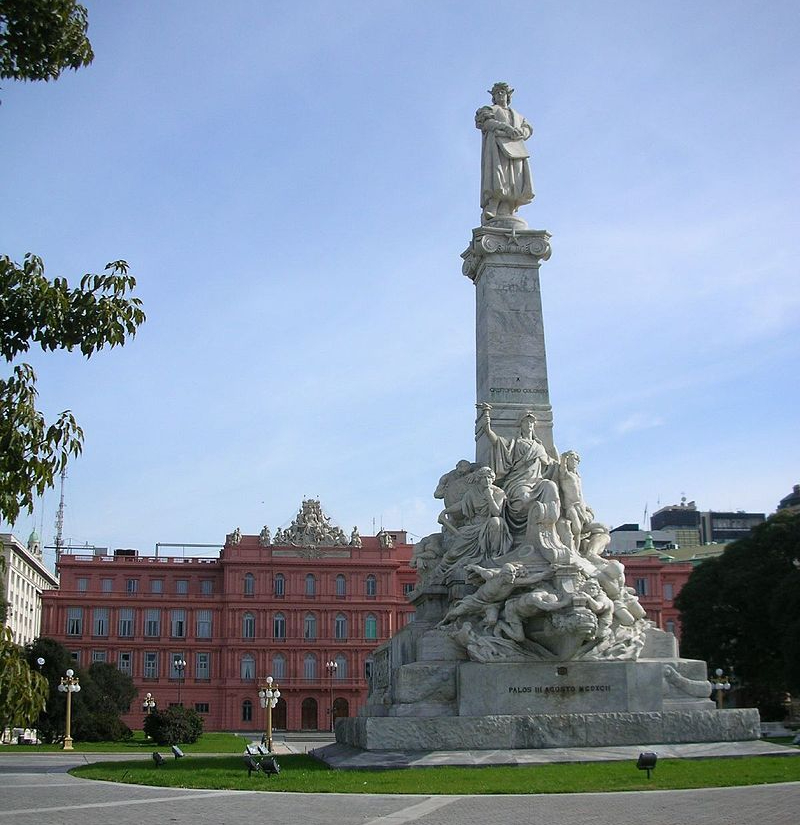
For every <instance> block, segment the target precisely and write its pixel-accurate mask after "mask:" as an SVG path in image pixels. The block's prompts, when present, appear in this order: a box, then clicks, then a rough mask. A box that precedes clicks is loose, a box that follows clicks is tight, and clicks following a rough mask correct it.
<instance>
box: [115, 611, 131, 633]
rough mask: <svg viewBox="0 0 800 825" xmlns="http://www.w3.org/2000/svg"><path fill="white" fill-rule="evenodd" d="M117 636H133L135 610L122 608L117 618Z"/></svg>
mask: <svg viewBox="0 0 800 825" xmlns="http://www.w3.org/2000/svg"><path fill="white" fill-rule="evenodd" d="M117 636H123V637H124V636H128V637H130V636H133V608H132V607H121V608H120V609H119V614H118V616H117Z"/></svg>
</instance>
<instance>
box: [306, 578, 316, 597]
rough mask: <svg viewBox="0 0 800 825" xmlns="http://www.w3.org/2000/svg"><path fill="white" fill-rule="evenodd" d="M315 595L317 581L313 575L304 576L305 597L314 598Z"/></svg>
mask: <svg viewBox="0 0 800 825" xmlns="http://www.w3.org/2000/svg"><path fill="white" fill-rule="evenodd" d="M316 594H317V579H316V576H315V575H314V574H313V573H309V574H308V575H307V576H306V596H316Z"/></svg>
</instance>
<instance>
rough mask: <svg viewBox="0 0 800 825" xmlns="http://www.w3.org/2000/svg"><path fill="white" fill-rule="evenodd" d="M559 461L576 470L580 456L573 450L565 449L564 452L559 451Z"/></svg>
mask: <svg viewBox="0 0 800 825" xmlns="http://www.w3.org/2000/svg"><path fill="white" fill-rule="evenodd" d="M561 462H562V464H563V465H564V466H565V467H566V468H567V469H568V470H576V469H577V467H578V465H579V464H580V463H581V457H580V456H579V455H578V454H577V453H576V452H575V450H567V451H566V452H565V453H561Z"/></svg>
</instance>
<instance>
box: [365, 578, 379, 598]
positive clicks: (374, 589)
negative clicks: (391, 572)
mask: <svg viewBox="0 0 800 825" xmlns="http://www.w3.org/2000/svg"><path fill="white" fill-rule="evenodd" d="M377 595H378V580H377V579H376V578H375V576H367V596H369V597H370V598H375V596H377Z"/></svg>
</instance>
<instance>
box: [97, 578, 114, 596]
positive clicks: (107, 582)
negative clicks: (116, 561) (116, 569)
mask: <svg viewBox="0 0 800 825" xmlns="http://www.w3.org/2000/svg"><path fill="white" fill-rule="evenodd" d="M113 589H114V579H100V590H102V591H103V593H110V592H111V591H112V590H113Z"/></svg>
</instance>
